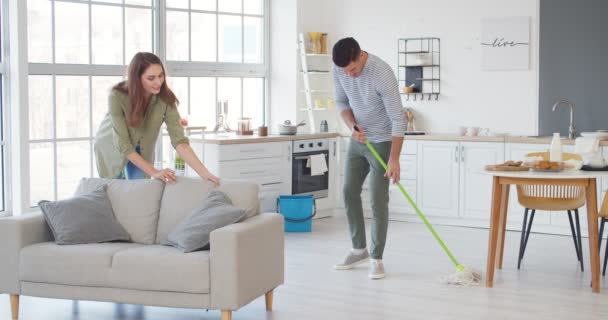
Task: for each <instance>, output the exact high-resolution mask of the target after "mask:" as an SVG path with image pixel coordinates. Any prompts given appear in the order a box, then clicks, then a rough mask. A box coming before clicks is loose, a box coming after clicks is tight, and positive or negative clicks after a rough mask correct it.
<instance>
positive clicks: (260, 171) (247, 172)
mask: <svg viewBox="0 0 608 320" xmlns="http://www.w3.org/2000/svg"><path fill="white" fill-rule="evenodd" d="M264 172H266V171H265V170H259V171H242V172H239V174H241V175H246V174H262V173H264Z"/></svg>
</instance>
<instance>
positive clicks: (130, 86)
mask: <svg viewBox="0 0 608 320" xmlns="http://www.w3.org/2000/svg"><path fill="white" fill-rule="evenodd" d="M153 64H158V65H160V67H161V68H162V69H163V74H164V75H165V81H163V84H162V86H161V87H160V92H159V94H158V95H159V97H160V98H161V99H162V100H163V101H164V102H165V103H167V104H168V105H169V107H171V108H176V107H177V105H178V104H179V100H177V97H176V96H175V94H174V93H173V91H171V89H169V87H168V86H167V74H166V72H165V66H163V63H162V62H161V61H160V59H159V58H158V57H157V56H156V55H155V54H153V53H149V52H138V53H137V54H135V56H133V59H131V63H129V67H128V69H127V81H123V82H120V83H118V84H117V85H115V86H114V87H113V88H112V90H117V91H119V92H122V93H124V94H126V95H127V96H128V97H129V110H128V113H127V123H128V124H129V126H132V127H139V126H140V125H141V122H142V121H143V119H144V115H145V114H146V110H147V109H148V104H149V103H150V101H149V99H146V92H145V89H144V87H143V85H142V83H141V76H142V75H143V74H144V72H145V71H146V69H148V67H149V66H150V65H153Z"/></svg>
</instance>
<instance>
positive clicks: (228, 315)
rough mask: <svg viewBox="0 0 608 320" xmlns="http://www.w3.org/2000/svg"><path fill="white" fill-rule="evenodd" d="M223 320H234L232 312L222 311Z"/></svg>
mask: <svg viewBox="0 0 608 320" xmlns="http://www.w3.org/2000/svg"><path fill="white" fill-rule="evenodd" d="M222 320H232V310H222Z"/></svg>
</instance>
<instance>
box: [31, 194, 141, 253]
mask: <svg viewBox="0 0 608 320" xmlns="http://www.w3.org/2000/svg"><path fill="white" fill-rule="evenodd" d="M38 206H40V209H42V212H43V213H44V218H45V219H46V222H47V223H48V225H49V227H50V228H51V232H53V237H54V238H55V243H57V244H83V243H99V242H107V241H117V240H123V241H129V239H130V237H129V234H128V233H127V231H126V230H125V229H124V228H123V227H122V226H121V225H120V223H119V222H118V221H117V220H116V218H115V217H114V212H113V211H112V204H111V203H110V199H108V195H107V193H106V186H101V187H99V188H97V189H95V190H94V191H92V192H90V193H85V194H81V195H79V196H75V197H73V198H70V199H65V200H59V201H46V200H43V201H40V202H39V203H38Z"/></svg>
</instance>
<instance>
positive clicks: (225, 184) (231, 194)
mask: <svg viewBox="0 0 608 320" xmlns="http://www.w3.org/2000/svg"><path fill="white" fill-rule="evenodd" d="M177 179H178V180H177V183H174V184H168V185H166V186H165V189H164V191H163V195H162V201H161V208H160V216H159V220H158V231H157V233H156V243H161V241H164V240H166V239H167V235H168V234H169V232H171V231H172V230H173V229H174V228H175V227H176V226H177V225H178V224H179V223H180V222H181V221H182V220H183V219H184V218H186V217H187V216H188V215H190V213H192V210H194V209H195V208H196V207H197V206H198V205H200V202H201V199H203V198H204V197H205V195H206V194H207V193H209V192H210V191H212V190H216V189H217V190H219V191H221V192H223V193H225V194H226V195H227V196H228V198H230V200H231V201H232V204H233V205H234V206H235V207H238V208H243V209H245V210H246V212H247V214H246V219H247V218H250V217H253V216H254V215H256V214H258V213H259V212H260V210H259V200H258V185H257V184H256V183H253V182H247V181H239V180H223V179H222V180H221V182H220V186H219V187H215V186H214V185H213V183H212V182H209V181H208V180H203V179H200V178H190V177H177Z"/></svg>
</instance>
